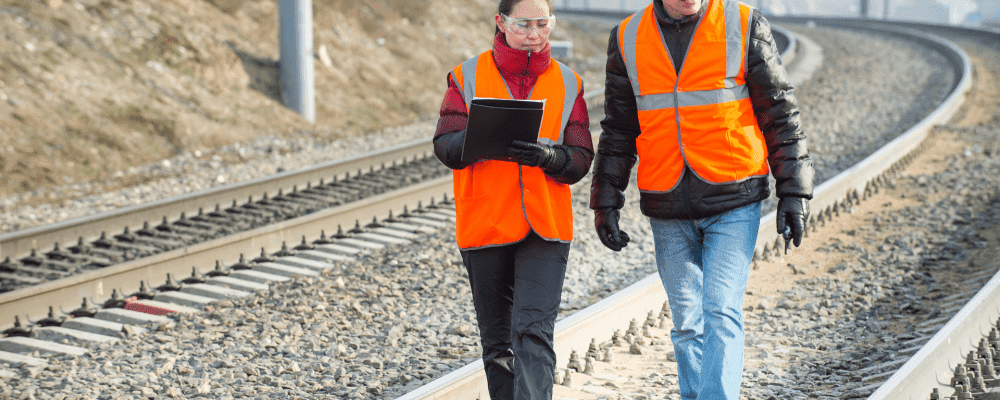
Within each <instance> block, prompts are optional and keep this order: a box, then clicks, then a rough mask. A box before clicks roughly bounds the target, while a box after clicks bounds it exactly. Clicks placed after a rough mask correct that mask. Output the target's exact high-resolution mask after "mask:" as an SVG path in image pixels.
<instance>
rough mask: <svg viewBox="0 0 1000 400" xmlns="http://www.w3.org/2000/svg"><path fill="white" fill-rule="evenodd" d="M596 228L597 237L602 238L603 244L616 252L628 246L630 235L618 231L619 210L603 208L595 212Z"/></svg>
mask: <svg viewBox="0 0 1000 400" xmlns="http://www.w3.org/2000/svg"><path fill="white" fill-rule="evenodd" d="M594 227H596V228H597V237H599V238H601V243H604V247H607V248H609V249H611V250H614V251H621V249H623V248H625V246H628V242H629V240H631V239H630V238H629V237H628V234H627V233H625V231H622V230H620V229H618V209H616V208H613V207H602V208H598V209H595V210H594Z"/></svg>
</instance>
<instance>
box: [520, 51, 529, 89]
mask: <svg viewBox="0 0 1000 400" xmlns="http://www.w3.org/2000/svg"><path fill="white" fill-rule="evenodd" d="M530 67H531V50H528V61H527V62H526V63H525V64H524V71H521V90H522V92H521V93H520V96H521V97H523V98H524V99H527V98H528V96H525V95H524V92H523V90H525V89H527V86H528V85H527V82H526V81H527V79H528V74H529V68H530ZM519 100H521V99H519Z"/></svg>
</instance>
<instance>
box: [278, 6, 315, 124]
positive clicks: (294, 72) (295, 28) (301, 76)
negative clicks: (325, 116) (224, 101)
mask: <svg viewBox="0 0 1000 400" xmlns="http://www.w3.org/2000/svg"><path fill="white" fill-rule="evenodd" d="M312 25H313V23H312V0H278V47H279V48H280V51H281V59H280V60H279V65H280V67H281V99H282V101H283V102H284V103H285V106H286V107H288V108H290V109H292V110H294V111H295V112H297V113H299V114H300V115H302V118H305V120H306V121H309V123H311V124H314V123H316V85H315V81H316V80H315V70H314V68H313V28H312Z"/></svg>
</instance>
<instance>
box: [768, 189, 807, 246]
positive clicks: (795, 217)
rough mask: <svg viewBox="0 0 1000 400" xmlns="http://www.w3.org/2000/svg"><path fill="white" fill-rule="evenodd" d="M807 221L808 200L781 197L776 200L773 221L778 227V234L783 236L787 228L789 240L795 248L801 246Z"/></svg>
mask: <svg viewBox="0 0 1000 400" xmlns="http://www.w3.org/2000/svg"><path fill="white" fill-rule="evenodd" d="M808 221H809V199H805V198H801V197H782V198H780V199H778V211H777V216H776V218H775V221H774V222H775V225H777V226H778V234H779V235H781V234H784V233H785V229H786V228H787V229H788V230H789V231H790V233H791V236H790V238H791V239H792V241H793V243H794V244H795V247H799V245H800V244H802V235H803V234H804V233H805V232H806V228H807V226H806V224H807V222H808ZM786 240H787V238H786ZM786 247H787V246H786Z"/></svg>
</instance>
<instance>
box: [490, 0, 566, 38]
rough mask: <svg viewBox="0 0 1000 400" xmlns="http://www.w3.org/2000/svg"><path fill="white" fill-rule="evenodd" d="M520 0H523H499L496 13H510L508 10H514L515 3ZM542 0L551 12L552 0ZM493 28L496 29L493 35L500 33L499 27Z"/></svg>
mask: <svg viewBox="0 0 1000 400" xmlns="http://www.w3.org/2000/svg"><path fill="white" fill-rule="evenodd" d="M522 1H524V0H500V5H499V6H497V13H498V14H503V15H510V12H511V11H512V10H514V6H516V5H517V3H520V2H522ZM544 1H545V4H547V5H548V6H549V12H550V13H551V12H552V0H544ZM495 29H496V31H495V33H494V35H495V34H497V33H500V28H499V27H496V28H495Z"/></svg>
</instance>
